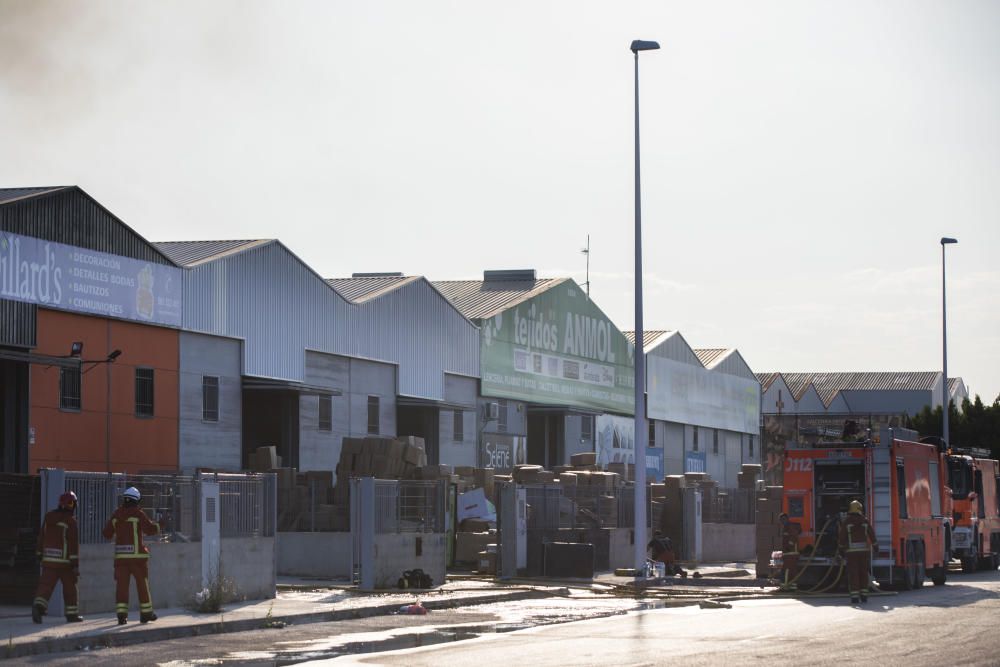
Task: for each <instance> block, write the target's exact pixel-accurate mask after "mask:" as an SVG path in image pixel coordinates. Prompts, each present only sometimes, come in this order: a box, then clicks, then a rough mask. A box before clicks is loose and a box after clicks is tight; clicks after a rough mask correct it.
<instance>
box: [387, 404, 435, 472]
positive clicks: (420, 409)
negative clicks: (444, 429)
mask: <svg viewBox="0 0 1000 667" xmlns="http://www.w3.org/2000/svg"><path fill="white" fill-rule="evenodd" d="M440 430H441V411H440V410H439V409H438V408H437V406H424V405H404V404H403V403H402V402H401V401H397V403H396V435H399V436H406V435H415V436H417V437H418V438H423V439H424V450H425V451H426V452H427V463H429V464H430V465H435V464H438V463H441V447H440V439H439V432H440Z"/></svg>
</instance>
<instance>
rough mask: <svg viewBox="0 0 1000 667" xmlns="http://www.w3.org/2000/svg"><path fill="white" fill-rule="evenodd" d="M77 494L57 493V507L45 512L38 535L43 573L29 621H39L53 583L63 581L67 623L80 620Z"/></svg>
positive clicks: (47, 605)
mask: <svg viewBox="0 0 1000 667" xmlns="http://www.w3.org/2000/svg"><path fill="white" fill-rule="evenodd" d="M75 511H76V494H75V493H73V492H72V491H67V492H66V493H64V494H62V495H61V496H59V507H57V508H56V509H54V510H52V511H51V512H47V513H46V514H45V520H44V521H43V522H42V530H41V532H40V533H39V534H38V549H37V554H38V556H39V557H40V558H41V559H42V573H41V576H39V578H38V589H37V591H36V592H35V600H34V602H33V603H32V605H31V620H32V621H34V622H35V623H41V622H42V616H44V615H45V613H46V611H48V608H49V598H50V597H52V591H53V590H55V587H56V582H62V593H63V603H64V605H65V610H64V613H65V614H66V622H67V623H79V622H80V621H82V620H83V619H82V618H81V617H80V610H79V607H77V604H78V600H79V592H78V591H77V581H78V580H79V578H80V534H79V532H78V530H77V526H76V518H74V516H73V513H74V512H75Z"/></svg>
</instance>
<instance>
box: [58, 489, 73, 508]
mask: <svg viewBox="0 0 1000 667" xmlns="http://www.w3.org/2000/svg"><path fill="white" fill-rule="evenodd" d="M59 507H65V508H66V509H70V510H71V509H75V508H76V494H75V493H73V492H72V491H67V492H66V493H64V494H62V495H61V496H59Z"/></svg>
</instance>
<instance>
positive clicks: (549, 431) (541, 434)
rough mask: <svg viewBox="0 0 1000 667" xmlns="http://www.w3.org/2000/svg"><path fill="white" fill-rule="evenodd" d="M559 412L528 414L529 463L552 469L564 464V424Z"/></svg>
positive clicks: (561, 414) (562, 416)
mask: <svg viewBox="0 0 1000 667" xmlns="http://www.w3.org/2000/svg"><path fill="white" fill-rule="evenodd" d="M564 422H565V415H564V413H562V412H558V413H540V414H530V413H529V414H528V463H531V464H534V465H539V466H542V467H544V468H548V469H550V470H551V469H552V467H553V466H558V465H563V460H562V457H563V447H562V438H563V430H564V428H563V424H564Z"/></svg>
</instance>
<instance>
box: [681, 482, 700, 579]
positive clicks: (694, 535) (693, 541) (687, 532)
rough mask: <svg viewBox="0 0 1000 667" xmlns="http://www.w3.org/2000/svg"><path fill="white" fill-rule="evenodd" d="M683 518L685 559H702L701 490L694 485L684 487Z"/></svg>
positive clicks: (696, 560)
mask: <svg viewBox="0 0 1000 667" xmlns="http://www.w3.org/2000/svg"><path fill="white" fill-rule="evenodd" d="M681 500H682V502H681V508H682V509H681V511H682V515H681V520H682V523H683V525H684V544H683V545H682V546H683V550H684V551H683V553H684V560H690V561H695V562H698V561H700V560H701V491H699V490H698V489H696V488H694V487H687V488H685V489H683V495H682V499H681Z"/></svg>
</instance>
